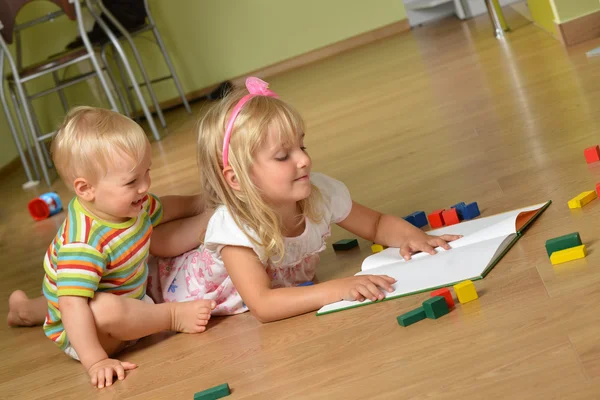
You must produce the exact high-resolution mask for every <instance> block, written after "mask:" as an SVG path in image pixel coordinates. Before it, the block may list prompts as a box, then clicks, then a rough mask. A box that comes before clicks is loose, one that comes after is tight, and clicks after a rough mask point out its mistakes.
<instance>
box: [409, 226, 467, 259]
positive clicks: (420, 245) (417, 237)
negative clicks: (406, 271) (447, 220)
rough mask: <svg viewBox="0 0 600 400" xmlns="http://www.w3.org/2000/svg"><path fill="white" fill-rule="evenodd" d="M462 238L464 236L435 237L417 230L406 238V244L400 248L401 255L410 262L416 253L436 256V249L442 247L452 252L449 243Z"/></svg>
mask: <svg viewBox="0 0 600 400" xmlns="http://www.w3.org/2000/svg"><path fill="white" fill-rule="evenodd" d="M461 237H462V235H442V236H433V235H428V234H426V233H425V232H423V231H421V230H420V229H419V230H417V229H415V230H414V231H413V232H411V234H410V236H408V237H407V238H406V240H405V241H404V244H403V245H402V246H400V255H401V256H402V257H404V259H405V260H407V261H408V260H410V257H411V256H412V255H413V254H414V253H418V252H420V251H424V252H425V253H429V254H436V251H435V248H436V247H441V248H442V249H444V250H450V246H448V242H451V241H453V240H456V239H460V238H461Z"/></svg>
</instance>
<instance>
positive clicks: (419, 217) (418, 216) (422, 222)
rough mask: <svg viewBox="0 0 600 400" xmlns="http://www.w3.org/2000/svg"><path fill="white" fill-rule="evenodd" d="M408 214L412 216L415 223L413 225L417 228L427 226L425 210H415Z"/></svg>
mask: <svg viewBox="0 0 600 400" xmlns="http://www.w3.org/2000/svg"><path fill="white" fill-rule="evenodd" d="M409 216H412V217H413V218H414V220H415V223H414V224H413V225H414V226H416V227H417V228H422V227H424V226H427V224H428V223H429V222H427V215H426V214H425V211H415V212H414V213H412V214H410V215H409Z"/></svg>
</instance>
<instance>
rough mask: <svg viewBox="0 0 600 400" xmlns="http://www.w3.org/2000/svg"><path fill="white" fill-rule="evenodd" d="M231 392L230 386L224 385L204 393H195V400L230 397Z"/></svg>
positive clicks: (213, 399) (214, 399)
mask: <svg viewBox="0 0 600 400" xmlns="http://www.w3.org/2000/svg"><path fill="white" fill-rule="evenodd" d="M230 394H231V390H230V389H229V385H228V384H227V383H224V384H222V385H219V386H215V387H212V388H210V389H206V390H203V391H202V392H198V393H194V400H216V399H220V398H221V397H225V396H229V395H230Z"/></svg>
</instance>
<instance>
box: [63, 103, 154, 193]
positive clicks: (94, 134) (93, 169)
mask: <svg viewBox="0 0 600 400" xmlns="http://www.w3.org/2000/svg"><path fill="white" fill-rule="evenodd" d="M148 143H149V141H148V138H147V137H146V134H145V133H144V130H143V129H142V128H141V127H140V126H139V125H138V124H136V123H135V122H134V121H132V120H131V119H129V118H127V117H126V116H124V115H121V114H119V113H117V112H114V111H110V110H106V109H102V108H95V107H75V108H73V109H71V110H70V111H69V112H68V113H67V115H66V117H65V119H64V121H63V123H62V125H61V126H60V128H59V129H58V131H57V134H56V136H55V137H54V140H53V141H52V159H53V161H54V165H55V166H56V169H57V171H58V173H59V175H60V176H61V178H62V179H63V180H64V181H65V183H66V184H68V185H72V184H73V182H74V181H75V179H77V178H85V179H88V180H90V181H92V182H96V181H97V180H98V179H99V178H101V177H102V176H104V175H106V172H107V171H108V166H109V165H110V164H111V163H112V162H113V161H114V159H115V156H117V157H119V156H121V157H122V156H126V157H129V158H131V160H132V161H134V162H135V163H136V164H137V163H139V162H140V161H141V160H142V159H143V158H144V156H145V155H146V152H147V151H148Z"/></svg>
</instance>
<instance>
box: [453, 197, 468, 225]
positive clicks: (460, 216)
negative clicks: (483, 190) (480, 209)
mask: <svg viewBox="0 0 600 400" xmlns="http://www.w3.org/2000/svg"><path fill="white" fill-rule="evenodd" d="M466 206H467V205H466V204H465V203H464V201H461V202H460V203H456V204H455V205H453V206H452V207H450V208H455V209H456V212H457V214H458V219H460V220H461V221H462V220H463V219H465V217H464V216H463V210H464V209H465V207H466Z"/></svg>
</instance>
